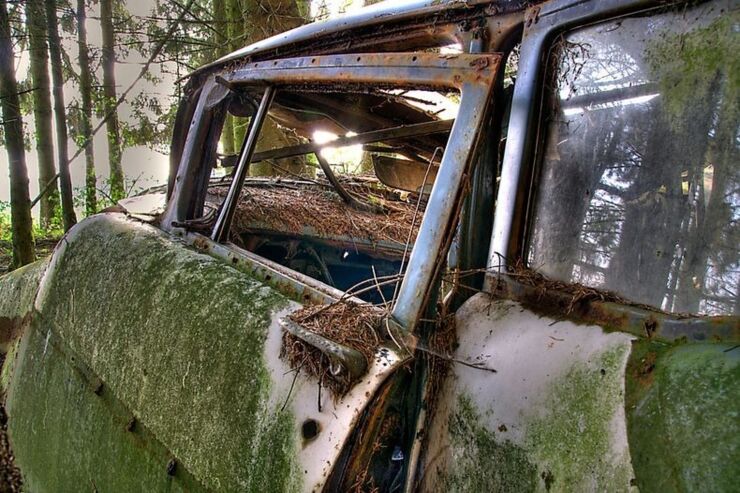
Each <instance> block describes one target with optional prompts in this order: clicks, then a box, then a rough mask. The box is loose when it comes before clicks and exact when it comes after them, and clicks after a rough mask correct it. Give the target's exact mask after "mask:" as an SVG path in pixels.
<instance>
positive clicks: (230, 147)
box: [199, 88, 459, 303]
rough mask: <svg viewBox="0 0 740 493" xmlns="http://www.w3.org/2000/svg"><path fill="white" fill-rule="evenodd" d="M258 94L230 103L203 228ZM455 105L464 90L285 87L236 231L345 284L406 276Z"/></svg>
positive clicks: (280, 257) (255, 247)
mask: <svg viewBox="0 0 740 493" xmlns="http://www.w3.org/2000/svg"><path fill="white" fill-rule="evenodd" d="M260 98H261V95H260V94H256V95H254V94H242V95H241V96H239V97H233V98H232V99H231V101H230V102H229V103H228V116H227V117H226V118H225V121H224V125H223V128H222V130H221V137H220V139H218V147H216V148H215V152H213V153H211V155H210V156H209V159H210V161H211V177H210V180H209V186H208V193H207V195H206V197H205V203H204V207H203V216H202V218H201V219H200V225H199V228H200V229H201V231H203V232H206V231H209V229H208V228H211V227H212V226H213V223H214V221H215V218H216V217H218V215H219V209H220V207H221V205H222V204H223V203H224V199H225V198H226V196H227V194H228V191H229V188H230V186H231V183H232V180H233V173H234V170H235V168H236V166H237V164H238V161H239V158H240V155H239V154H238V153H236V152H234V147H236V146H235V145H234V143H236V142H237V141H239V140H243V139H244V138H246V136H247V135H248V131H249V128H250V126H251V118H252V117H251V116H250V115H253V114H255V111H256V108H257V105H258V104H259V101H260ZM458 104H459V96H458V94H457V93H444V92H437V91H432V90H423V89H407V90H398V89H383V88H377V89H375V88H356V89H352V88H350V89H342V90H336V89H331V90H329V88H325V90H323V91H318V90H303V89H301V90H295V89H280V90H278V91H277V93H276V96H275V99H274V101H273V102H272V104H271V105H270V109H269V116H268V117H267V118H266V119H265V121H264V123H263V125H262V127H261V131H260V133H259V139H258V141H257V148H256V151H255V152H254V154H253V156H252V158H251V161H250V166H249V176H248V177H246V178H245V181H244V185H243V187H242V189H241V194H240V195H239V200H238V201H237V203H236V208H235V211H234V217H233V221H232V222H231V224H230V231H229V235H228V240H229V241H230V242H231V243H233V244H234V245H236V246H239V247H241V248H244V249H246V250H248V251H251V252H254V253H256V254H258V255H260V256H262V257H264V258H266V259H269V260H272V261H274V262H277V263H279V264H281V265H284V266H286V267H288V268H290V269H292V270H295V271H298V272H300V273H302V274H305V275H308V276H310V277H312V278H314V279H317V280H319V281H321V282H324V283H326V284H328V285H331V286H333V287H335V288H337V289H340V290H348V289H350V288H352V287H353V286H357V285H358V284H359V283H362V282H367V281H368V280H372V279H373V278H374V277H375V278H378V279H387V278H389V277H393V276H397V275H398V274H399V272H400V271H401V270H402V268H403V262H402V259H404V258H405V257H407V256H408V254H409V253H410V251H411V247H412V246H413V242H414V239H415V237H416V234H417V232H418V228H419V225H420V224H421V219H422V216H423V213H424V209H425V205H426V200H427V198H428V196H429V192H430V191H431V188H432V185H433V183H434V180H435V177H436V173H437V170H438V168H439V165H440V163H441V160H442V156H443V153H444V147H445V146H446V142H447V138H448V135H449V131H450V129H451V128H452V123H453V121H454V117H455V115H456V113H457V107H458ZM227 133H232V134H233V136H234V141H233V142H229V137H228V135H227ZM225 136H226V138H224V137H225ZM381 284H382V283H381ZM394 290H395V284H394V283H388V284H386V285H384V286H382V287H380V288H379V289H375V290H369V291H365V292H363V293H362V294H361V295H360V297H361V298H363V299H365V300H366V301H369V302H372V303H383V302H384V301H388V300H390V299H392V297H393V293H394Z"/></svg>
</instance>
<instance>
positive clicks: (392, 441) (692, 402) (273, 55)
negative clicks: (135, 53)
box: [0, 0, 740, 492]
mask: <svg viewBox="0 0 740 493" xmlns="http://www.w3.org/2000/svg"><path fill="white" fill-rule="evenodd" d="M739 11H740V8H739V7H738V5H737V3H736V2H733V1H727V0H714V1H706V2H666V1H655V0H603V1H598V2H597V1H582V0H551V1H549V2H540V3H537V2H516V1H510V2H504V1H490V0H489V1H466V2H458V1H450V2H438V1H409V2H403V3H401V4H398V3H396V2H385V3H382V4H378V5H374V6H372V7H368V8H365V9H363V10H361V11H358V12H356V13H352V14H349V15H346V16H344V17H341V18H338V19H336V20H332V21H327V22H323V23H316V24H311V25H307V26H304V27H301V28H298V29H296V30H294V31H290V32H288V33H286V34H283V35H280V36H277V37H274V38H270V39H268V40H265V41H262V42H260V43H257V44H255V45H252V46H249V47H246V48H244V49H243V50H240V51H238V52H236V53H233V54H232V55H229V56H228V57H226V58H225V59H223V60H220V61H218V62H215V63H213V64H211V65H208V66H206V67H203V68H201V69H200V70H198V71H197V72H196V73H194V74H193V75H192V76H191V77H190V79H189V82H188V85H187V88H186V91H185V96H184V98H183V100H182V102H181V105H180V107H179V111H178V116H177V121H176V124H175V129H174V136H173V143H172V149H171V173H170V183H169V185H168V187H167V190H166V191H164V190H163V191H159V192H157V193H152V194H149V195H145V196H142V197H137V198H134V199H129V200H126V201H123V202H122V203H121V208H122V209H121V210H119V211H118V212H107V213H103V214H99V215H96V216H93V217H91V218H89V219H87V220H85V221H83V222H82V223H81V224H79V225H77V226H76V227H75V228H73V229H72V230H71V231H70V232H69V233H68V234H67V235H66V236H65V237H64V239H63V240H62V241H61V242H60V244H59V245H58V247H57V248H56V250H55V252H54V254H53V255H52V257H51V258H50V259H47V260H43V261H40V262H38V263H36V264H33V265H31V266H28V267H26V268H24V269H21V270H19V271H16V272H13V273H11V274H9V275H7V276H5V277H3V278H0V289H2V297H0V317H1V318H0V320H1V321H2V330H3V332H2V335H3V338H4V340H3V343H4V346H5V347H4V351H5V352H6V353H7V354H6V358H5V363H4V366H3V373H2V384H3V388H4V391H5V403H6V409H7V414H8V430H9V438H10V442H11V444H12V446H13V450H14V453H15V460H16V464H17V466H18V467H19V468H20V470H21V473H22V475H23V479H24V484H25V487H26V488H27V489H28V491H39V492H40V491H79V490H93V491H165V490H166V491H170V490H175V491H200V490H212V491H390V492H396V491H471V492H472V491H476V492H477V491H627V490H644V491H699V490H701V491H705V490H706V491H734V490H736V489H737V478H736V473H737V470H738V468H739V467H740V439H739V438H738V437H740V425H739V423H740V419H738V413H739V411H740V405H739V404H738V403H739V402H740V349H738V340H740V334H739V328H740V327H739V324H738V314H739V313H740V302H739V301H738V300H739V298H738V291H739V290H740V276H739V275H738V271H739V270H740V259H739V257H738V248H737V246H738V243H740V242H738V239H739V238H740V233H739V229H738V221H739V219H740V211H739V210H738V207H740V197H739V195H740V191H739V190H740V188H739V187H738V184H739V183H738V182H739V181H740V175H739V174H738V168H739V167H738V165H737V163H738V159H737V157H738V144H737V135H738V121H739V120H738V112H739V108H738V104H737V103H738V100H740V98H738V77H739V75H738V74H739V72H738V65H737V63H738V62H737V55H736V54H737V53H738V51H739V50H738V48H739V46H738V36H737V31H738V25H740V14H739ZM422 93H423V94H422ZM453 103H454V104H453ZM450 105H453V106H454V115H453V118H454V119H453V118H445V117H444V116H443V115H445V113H444V108H445V107H448V106H450ZM239 119H242V120H239ZM236 121H242V122H248V124H247V125H246V131H245V133H244V139H243V143H241V147H240V150H239V152H238V153H235V154H233V155H224V153H223V152H220V148H219V140H221V139H222V132H223V129H224V128H225V127H227V126H228V125H231V124H232V123H229V122H236ZM271 122H272V123H271ZM275 122H277V123H279V124H280V126H282V127H286V128H290V129H293V130H294V131H295V134H296V135H298V136H299V137H298V138H297V140H296V141H294V142H292V143H288V144H287V145H285V144H284V145H281V146H271V147H270V148H264V147H262V148H260V143H264V142H265V135H266V134H267V133H268V132H269V126H270V125H273V124H274V123H275ZM316 129H326V130H329V131H334V132H335V133H338V134H347V135H346V136H344V137H340V138H339V139H338V140H337V141H335V142H333V143H331V144H330V145H331V146H335V147H340V146H348V145H355V146H362V150H363V151H364V152H365V153H366V156H368V155H369V156H371V158H372V166H371V168H370V169H372V170H374V176H368V175H363V176H357V175H351V176H350V175H348V176H341V175H339V176H335V174H334V172H333V171H332V169H331V167H330V165H329V164H327V162H326V160H327V158H326V157H325V156H324V155H323V154H322V153H321V152H320V151H321V150H322V149H323V148H324V147H327V145H328V144H318V143H316V142H315V141H314V140H312V134H311V132H312V131H314V130H316ZM350 131H351V132H353V133H351V134H348V132H350ZM307 155H315V160H314V163H313V164H314V166H316V167H317V168H320V169H321V170H322V171H323V174H324V175H323V177H321V176H317V175H316V174H315V173H309V174H308V175H306V173H304V171H305V168H301V170H302V171H301V172H300V173H298V172H295V173H294V172H291V171H290V169H295V168H290V169H288V176H286V177H284V178H281V179H279V180H276V179H264V178H254V177H250V176H249V175H250V166H254V165H255V164H256V163H260V162H270V163H272V164H273V165H274V166H284V168H286V169H287V168H289V166H293V165H294V164H291V165H288V164H282V165H281V164H280V163H285V160H288V159H293V158H300V159H304V156H307ZM281 160H282V161H281ZM307 163H308V161H306V160H303V161H300V162H299V166H307ZM216 168H228V169H230V171H229V172H228V173H226V176H225V177H223V178H221V177H216V176H215V175H214V171H213V170H214V169H216ZM284 170H285V169H284ZM337 307H341V310H340V311H342V316H343V317H345V318H344V319H342V320H341V321H339V322H336V320H329V319H328V318H321V317H322V316H328V315H330V314H332V313H336V312H337V311H338V308H337ZM296 313H302V314H303V315H301V316H296ZM312 317H313V318H312ZM368 331H370V332H368ZM368 333H369V334H371V336H372V337H370V339H372V342H371V343H367V341H368V340H369V339H368V337H369V336H368ZM363 341H365V342H363ZM360 343H363V344H365V346H362V345H361V344H360ZM368 344H369V345H368ZM363 351H364V352H363ZM368 351H369V352H368ZM368 354H369V357H368Z"/></svg>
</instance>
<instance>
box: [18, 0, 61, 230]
mask: <svg viewBox="0 0 740 493" xmlns="http://www.w3.org/2000/svg"><path fill="white" fill-rule="evenodd" d="M26 26H27V27H28V54H29V58H30V62H31V63H30V73H31V82H32V84H33V93H32V94H33V119H34V124H35V127H36V136H35V137H36V139H35V140H36V154H37V158H38V167H39V190H43V189H44V187H45V186H46V184H47V183H49V181H51V180H53V179H54V178H55V177H56V174H57V172H56V168H55V166H54V143H53V142H54V140H53V137H52V131H51V118H52V116H51V95H50V93H49V56H48V53H47V44H46V14H45V13H44V4H43V0H28V3H26ZM39 204H40V206H41V226H42V227H43V228H49V227H50V226H51V225H52V221H53V220H54V216H55V215H56V212H57V209H58V207H59V193H58V188H57V184H56V181H55V182H54V184H53V186H51V187H50V188H49V192H47V193H46V194H44V195H43V196H42V197H41V200H40V201H39Z"/></svg>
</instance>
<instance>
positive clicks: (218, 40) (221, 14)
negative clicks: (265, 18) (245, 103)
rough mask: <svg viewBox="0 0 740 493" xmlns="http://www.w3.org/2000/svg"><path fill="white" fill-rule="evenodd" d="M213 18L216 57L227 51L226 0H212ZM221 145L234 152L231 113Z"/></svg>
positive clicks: (230, 152)
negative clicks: (216, 47) (214, 21)
mask: <svg viewBox="0 0 740 493" xmlns="http://www.w3.org/2000/svg"><path fill="white" fill-rule="evenodd" d="M213 18H214V19H215V20H216V30H215V36H214V38H215V39H214V41H215V44H216V46H218V49H217V50H216V55H217V58H219V57H222V56H224V55H226V54H228V53H229V49H230V46H229V30H228V26H229V22H228V18H227V16H226V0H213ZM221 145H222V146H223V151H224V154H234V153H235V152H236V147H235V146H234V119H233V117H232V116H231V115H227V116H226V120H225V121H224V128H223V131H222V132H221Z"/></svg>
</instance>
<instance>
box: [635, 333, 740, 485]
mask: <svg viewBox="0 0 740 493" xmlns="http://www.w3.org/2000/svg"><path fill="white" fill-rule="evenodd" d="M626 382H627V384H626V389H627V399H626V410H627V424H628V428H627V429H628V436H629V441H630V452H631V455H632V463H633V467H634V470H635V475H636V482H637V486H638V487H639V488H640V489H641V490H643V491H734V490H735V489H737V467H738V464H740V441H739V440H738V436H740V412H739V411H738V396H740V350H738V349H737V347H735V348H734V349H733V345H731V344H730V345H728V344H714V343H702V344H673V345H668V344H662V343H658V342H652V341H640V342H637V343H635V344H634V349H633V353H632V355H631V357H630V360H629V365H628V372H627V380H626Z"/></svg>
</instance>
